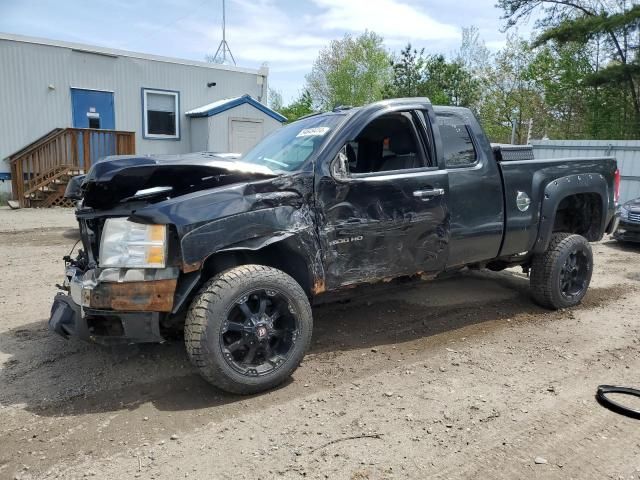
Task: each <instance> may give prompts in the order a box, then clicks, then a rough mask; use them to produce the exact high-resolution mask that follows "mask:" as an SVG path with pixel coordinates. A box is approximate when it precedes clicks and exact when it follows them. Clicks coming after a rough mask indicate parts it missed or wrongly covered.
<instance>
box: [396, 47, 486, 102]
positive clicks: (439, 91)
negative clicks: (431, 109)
mask: <svg viewBox="0 0 640 480" xmlns="http://www.w3.org/2000/svg"><path fill="white" fill-rule="evenodd" d="M391 67H392V78H391V81H390V83H388V84H387V85H386V86H385V89H384V95H385V98H398V97H418V96H419V97H428V98H429V100H431V102H432V103H434V104H438V105H464V106H472V105H473V103H474V101H475V99H476V97H477V96H478V90H479V83H478V82H477V81H476V80H475V79H474V78H473V76H472V74H471V73H470V72H469V70H467V69H466V68H465V67H464V65H463V64H462V62H461V61H459V60H456V61H448V60H447V59H446V58H445V57H444V56H443V55H429V56H425V55H424V50H420V51H418V50H416V49H412V48H411V44H407V46H406V47H405V48H404V49H403V50H402V51H401V52H400V56H399V57H398V58H396V59H394V60H392V62H391Z"/></svg>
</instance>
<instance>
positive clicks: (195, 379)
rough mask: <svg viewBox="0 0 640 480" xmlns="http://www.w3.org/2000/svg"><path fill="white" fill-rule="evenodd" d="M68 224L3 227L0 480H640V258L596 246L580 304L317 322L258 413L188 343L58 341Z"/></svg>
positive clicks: (517, 291)
mask: <svg viewBox="0 0 640 480" xmlns="http://www.w3.org/2000/svg"><path fill="white" fill-rule="evenodd" d="M74 222H75V220H74V217H73V214H72V212H70V211H69V210H62V209H57V210H45V211H38V210H31V211H29V210H20V211H9V210H6V209H2V210H0V265H1V269H0V272H1V275H0V311H1V312H2V314H1V316H0V479H5V478H8V479H14V478H15V479H32V478H38V479H40V478H43V479H50V478H64V479H69V478H84V477H91V478H101V479H102V478H104V479H125V478H145V479H146V478H155V479H176V478H195V479H205V478H206V479H212V478H215V479H226V478H229V479H231V478H233V479H243V478H247V479H254V478H261V479H268V478H287V479H289V478H294V479H297V478H304V477H306V478H314V479H315V478H321V479H322V478H330V479H359V480H360V479H387V478H389V479H392V478H420V479H422V478H441V479H445V478H447V479H449V478H450V479H457V478H504V479H517V478H527V479H536V478H544V479H547V478H558V479H570V478H575V479H600V478H612V479H632V478H634V479H638V478H640V428H639V427H640V423H639V422H638V421H637V420H632V419H629V418H625V417H622V416H619V415H616V414H614V413H611V412H609V411H608V410H605V409H603V408H602V407H601V406H599V405H598V404H597V403H596V401H595V400H594V393H595V390H596V387H597V385H599V384H603V383H606V384H622V385H628V386H634V385H635V386H640V378H639V372H640V335H639V332H640V316H639V315H638V311H639V307H640V294H639V292H640V247H632V246H622V245H620V244H618V243H615V242H612V241H610V240H608V239H607V240H605V241H603V242H600V243H598V244H595V245H594V246H593V247H594V252H595V262H596V265H595V274H594V278H593V282H592V286H591V289H590V291H589V293H588V295H587V297H586V299H585V301H584V303H583V305H582V306H580V307H579V308H576V309H572V310H566V311H559V312H549V311H545V310H543V309H541V308H539V307H537V306H535V305H534V304H533V303H532V302H531V301H530V299H529V297H528V291H527V287H528V281H527V279H526V277H524V276H523V275H521V274H518V273H517V272H515V271H509V272H502V273H491V272H468V273H462V274H459V275H457V276H455V277H453V278H449V279H446V280H441V281H436V282H431V283H421V284H418V285H416V286H412V287H403V288H402V289H396V290H393V291H389V292H386V293H383V294H380V293H379V292H376V293H375V294H370V295H366V296H362V297H359V298H358V299H354V300H352V301H351V302H349V303H339V304H330V305H323V306H319V307H316V308H314V318H315V332H314V339H313V346H312V349H311V352H310V353H309V354H308V355H307V357H306V358H305V360H304V362H303V364H302V365H301V367H300V368H299V369H298V371H297V372H296V373H295V375H294V377H293V380H292V381H291V382H289V383H288V384H287V385H285V386H283V387H282V388H279V389H277V390H275V391H272V392H269V393H266V394H262V395H256V396H253V397H237V396H231V395H226V394H223V393H221V392H219V391H217V390H216V389H214V388H213V387H210V386H209V385H208V384H207V383H205V382H204V381H203V380H201V379H200V377H199V376H198V374H197V373H196V371H195V370H194V369H193V368H192V367H191V365H190V364H189V362H188V360H187V357H186V354H185V351H184V348H183V346H182V344H181V343H179V342H176V343H171V344H164V345H145V346H139V347H126V348H118V349H112V350H108V349H104V348H101V347H98V346H95V345H88V344H83V343H80V342H78V341H74V340H70V341H66V340H64V339H62V338H59V337H57V336H55V335H53V334H51V333H49V331H48V330H47V325H46V319H47V317H48V313H49V307H50V304H51V298H52V296H53V295H54V293H55V286H54V285H55V283H56V282H60V281H61V280H62V263H61V257H62V256H63V255H65V254H67V253H68V252H69V250H70V249H71V247H72V245H73V243H74V242H75V241H76V239H77V231H76V229H75V223H74Z"/></svg>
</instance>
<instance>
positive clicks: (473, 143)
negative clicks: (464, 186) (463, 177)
mask: <svg viewBox="0 0 640 480" xmlns="http://www.w3.org/2000/svg"><path fill="white" fill-rule="evenodd" d="M438 117H450V118H454V119H456V120H457V121H459V122H460V125H462V126H463V127H464V129H465V131H466V132H467V135H469V140H471V147H472V148H473V153H475V156H476V159H475V161H474V162H473V163H469V164H468V165H454V166H450V165H447V157H446V155H445V147H444V138H442V132H440V141H441V142H442V161H443V163H444V168H445V169H447V170H460V169H463V168H476V167H477V166H478V165H479V164H480V153H479V152H480V150H479V149H478V144H477V143H476V138H475V135H473V132H472V131H471V129H470V128H469V125H468V124H467V122H465V121H464V119H463V118H462V117H460V116H459V115H455V114H448V113H446V114H442V113H439V112H436V123H437V122H438ZM438 130H440V125H438Z"/></svg>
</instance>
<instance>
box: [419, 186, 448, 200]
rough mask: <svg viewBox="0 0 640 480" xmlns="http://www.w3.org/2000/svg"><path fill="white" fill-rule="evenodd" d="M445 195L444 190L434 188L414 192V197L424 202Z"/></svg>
mask: <svg viewBox="0 0 640 480" xmlns="http://www.w3.org/2000/svg"><path fill="white" fill-rule="evenodd" d="M440 195H444V188H433V189H431V190H416V191H415V192H413V196H414V197H417V198H421V199H422V200H424V201H427V200H429V199H430V198H431V197H439V196H440Z"/></svg>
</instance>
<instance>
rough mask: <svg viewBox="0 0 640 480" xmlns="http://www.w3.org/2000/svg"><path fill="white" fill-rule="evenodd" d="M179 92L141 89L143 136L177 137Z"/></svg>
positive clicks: (178, 132)
mask: <svg viewBox="0 0 640 480" xmlns="http://www.w3.org/2000/svg"><path fill="white" fill-rule="evenodd" d="M179 108H180V94H179V93H178V92H173V91H166V90H150V89H143V90H142V111H143V122H142V123H143V125H142V128H143V132H144V135H143V136H144V137H145V138H157V139H179V138H180V122H179Z"/></svg>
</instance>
